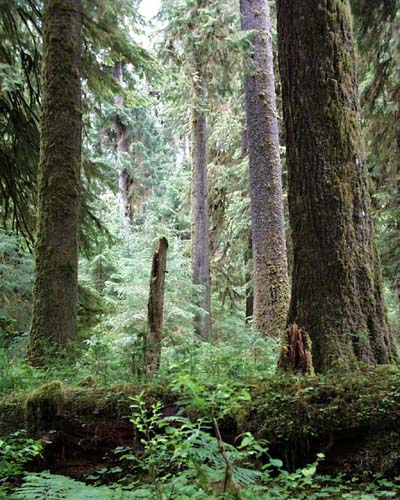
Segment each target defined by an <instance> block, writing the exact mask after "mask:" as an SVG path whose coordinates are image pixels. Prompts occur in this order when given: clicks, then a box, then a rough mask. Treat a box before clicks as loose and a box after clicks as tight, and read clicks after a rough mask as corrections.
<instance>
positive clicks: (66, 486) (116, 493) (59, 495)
mask: <svg viewBox="0 0 400 500" xmlns="http://www.w3.org/2000/svg"><path fill="white" fill-rule="evenodd" d="M12 498H13V499H15V500H17V499H18V500H34V499H35V500H129V499H137V498H138V496H136V495H135V494H134V493H130V492H129V491H121V490H120V489H119V490H118V489H112V488H107V487H106V486H98V487H95V486H89V485H87V484H85V483H82V482H80V481H74V480H73V479H71V478H69V477H65V476H57V475H55V474H50V473H48V472H42V473H40V474H28V475H27V476H26V478H25V481H24V483H23V485H22V486H21V487H19V488H17V490H16V492H15V493H14V494H13V496H12Z"/></svg>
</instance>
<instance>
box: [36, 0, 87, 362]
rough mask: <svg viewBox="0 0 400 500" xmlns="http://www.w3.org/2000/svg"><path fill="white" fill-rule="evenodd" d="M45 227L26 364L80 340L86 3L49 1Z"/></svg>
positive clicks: (39, 240) (42, 189)
mask: <svg viewBox="0 0 400 500" xmlns="http://www.w3.org/2000/svg"><path fill="white" fill-rule="evenodd" d="M43 27H44V41H43V53H44V59H43V111H42V121H41V143H40V163H39V179H38V185H39V188H38V189H39V220H38V228H37V235H36V245H35V266H36V267H35V285H34V292H33V317H32V326H31V331H30V338H29V347H28V358H29V360H30V362H31V363H32V364H36V365H39V364H43V363H45V359H44V357H45V354H46V353H50V352H52V351H53V350H59V349H60V348H62V347H63V346H64V345H65V344H66V342H67V341H68V340H71V339H74V338H75V337H76V315H77V273H78V218H79V191H80V178H79V174H80V163H81V123H82V118H81V83H80V49H81V37H80V34H81V2H80V0H64V1H63V2H60V1H59V0H45V2H44V17H43Z"/></svg>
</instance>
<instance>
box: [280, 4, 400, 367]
mask: <svg viewBox="0 0 400 500" xmlns="http://www.w3.org/2000/svg"><path fill="white" fill-rule="evenodd" d="M278 37H279V50H280V71H281V77H282V88H283V101H284V119H285V128H286V146H287V163H288V172H289V210H290V222H291V228H292V234H293V258H294V269H293V279H292V296H291V303H290V310H289V316H288V323H289V324H292V323H297V325H298V326H299V328H301V329H302V330H304V331H305V332H306V333H308V334H309V335H310V337H311V340H312V356H313V363H314V367H315V369H316V370H317V371H319V372H326V371H327V370H329V369H331V368H336V369H338V368H339V369H345V368H351V367H356V366H358V365H359V364H360V362H362V363H366V364H371V365H373V364H380V363H391V362H392V361H393V360H394V359H395V356H396V354H395V347H394V344H393V340H392V337H391V335H390V333H389V330H388V326H387V322H386V314H385V308H384V304H383V300H382V288H381V278H380V271H379V263H378V257H377V252H376V249H375V245H374V235H373V230H372V224H371V215H370V198H369V193H368V179H367V171H366V167H365V163H364V161H363V151H362V145H361V144H362V140H361V128H360V112H359V104H358V89H357V82H356V70H355V54H354V47H353V39H352V30H351V14H350V7H349V2H348V0H308V1H307V2H305V1H299V2H294V1H293V0H278ZM287 352H288V351H287V350H286V349H285V348H283V350H282V359H281V364H282V365H283V366H285V364H286V362H287V359H286V355H287Z"/></svg>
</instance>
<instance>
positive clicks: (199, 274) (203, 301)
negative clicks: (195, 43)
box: [191, 52, 211, 338]
mask: <svg viewBox="0 0 400 500" xmlns="http://www.w3.org/2000/svg"><path fill="white" fill-rule="evenodd" d="M192 57H193V74H192V128H191V135H192V280H193V284H194V285H200V286H201V287H202V289H201V290H200V291H199V294H198V299H197V305H198V306H199V307H201V308H202V309H203V313H202V314H196V316H195V331H196V333H197V334H198V335H200V336H201V337H205V338H209V337H210V336H211V280H210V250H209V245H210V236H209V232H208V182H207V125H206V115H205V109H204V108H205V104H206V81H205V79H204V76H203V73H202V67H201V63H200V62H198V59H199V58H198V56H197V54H196V53H195V52H194V53H193V55H192Z"/></svg>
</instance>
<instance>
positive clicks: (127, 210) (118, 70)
mask: <svg viewBox="0 0 400 500" xmlns="http://www.w3.org/2000/svg"><path fill="white" fill-rule="evenodd" d="M113 75H114V78H115V79H116V80H117V81H118V82H119V83H121V82H122V63H121V62H116V63H115V64H114V67H113ZM115 105H116V107H117V109H120V110H121V109H122V107H123V105H124V97H123V96H122V95H117V96H115ZM115 129H116V150H117V158H118V162H119V163H120V165H119V170H118V190H119V193H118V197H119V210H120V217H121V228H122V233H123V235H125V236H127V230H128V228H129V223H130V219H131V203H130V200H129V190H130V186H131V183H132V180H131V177H130V175H129V172H128V169H127V168H126V166H125V163H126V161H127V157H128V154H129V144H128V130H127V127H126V125H125V123H124V122H123V119H122V117H121V116H120V114H118V113H117V114H116V116H115Z"/></svg>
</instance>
